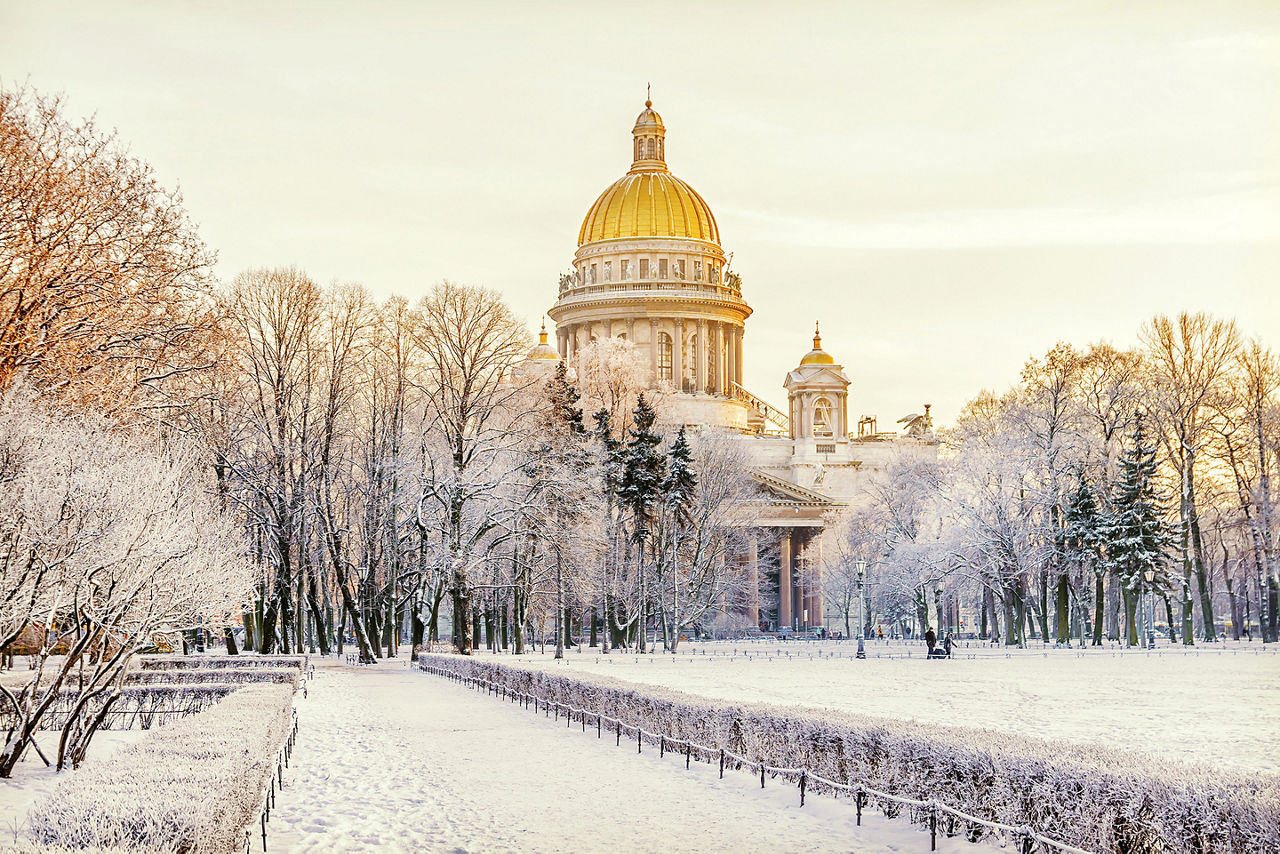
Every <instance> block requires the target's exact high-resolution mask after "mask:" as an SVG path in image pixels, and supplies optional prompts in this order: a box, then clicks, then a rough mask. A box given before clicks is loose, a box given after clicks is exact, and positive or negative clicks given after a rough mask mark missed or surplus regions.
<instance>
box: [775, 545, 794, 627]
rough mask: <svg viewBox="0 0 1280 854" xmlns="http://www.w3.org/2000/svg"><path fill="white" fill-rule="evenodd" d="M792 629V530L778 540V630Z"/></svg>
mask: <svg viewBox="0 0 1280 854" xmlns="http://www.w3.org/2000/svg"><path fill="white" fill-rule="evenodd" d="M783 626H786V627H787V628H791V529H790V528H783V529H782V535H781V536H780V537H779V538H778V628H782V627H783Z"/></svg>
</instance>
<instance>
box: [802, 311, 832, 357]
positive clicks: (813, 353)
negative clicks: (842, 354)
mask: <svg viewBox="0 0 1280 854" xmlns="http://www.w3.org/2000/svg"><path fill="white" fill-rule="evenodd" d="M835 363H836V360H835V359H833V358H831V354H830V353H828V352H827V351H826V350H823V349H822V333H820V332H819V331H818V324H817V323H816V322H815V323H814V324H813V349H812V350H810V351H809V352H808V353H805V354H804V358H803V359H801V360H800V364H802V365H834V364H835Z"/></svg>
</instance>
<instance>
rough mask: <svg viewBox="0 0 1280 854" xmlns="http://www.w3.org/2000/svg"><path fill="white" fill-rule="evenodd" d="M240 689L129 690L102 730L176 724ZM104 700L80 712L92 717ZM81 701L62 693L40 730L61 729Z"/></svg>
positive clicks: (70, 691)
mask: <svg viewBox="0 0 1280 854" xmlns="http://www.w3.org/2000/svg"><path fill="white" fill-rule="evenodd" d="M239 687H240V686H239V685H238V684H232V683H229V682H224V683H220V684H200V685H140V686H135V687H126V688H123V689H121V690H120V692H119V694H118V695H113V697H114V699H113V701H112V704H111V710H110V714H108V715H106V716H105V717H104V719H103V722H102V724H101V729H105V730H111V729H133V728H134V727H138V728H140V729H150V728H151V726H152V725H153V724H156V723H165V724H168V723H173V722H174V721H173V720H171V719H176V718H178V717H181V716H185V715H192V714H196V713H198V712H202V711H204V710H205V709H207V708H209V707H210V706H212V705H214V704H215V703H217V702H218V701H219V700H221V699H222V698H223V697H226V696H227V695H228V694H230V693H231V692H232V691H235V690H236V689H237V688H239ZM105 700H106V696H105V695H99V696H97V697H94V698H91V699H90V700H89V701H88V703H86V704H85V705H84V706H83V707H82V708H81V712H82V713H83V714H85V715H88V716H93V715H95V714H97V713H98V712H99V711H100V710H101V709H102V704H103V702H105ZM79 701H80V692H79V691H77V690H75V689H74V688H63V689H61V690H59V691H58V694H57V696H56V697H54V699H53V701H52V702H51V703H50V704H49V706H48V708H47V709H46V711H45V713H44V714H43V715H42V716H41V718H40V722H39V723H40V728H41V729H44V730H49V729H61V728H62V727H63V726H64V725H65V724H66V722H67V718H68V716H69V715H70V714H71V713H72V712H73V711H74V710H75V709H76V708H77V707H78V706H79ZM13 722H14V719H13V713H12V712H8V713H5V712H3V711H0V726H5V727H7V726H10V725H12V724H13Z"/></svg>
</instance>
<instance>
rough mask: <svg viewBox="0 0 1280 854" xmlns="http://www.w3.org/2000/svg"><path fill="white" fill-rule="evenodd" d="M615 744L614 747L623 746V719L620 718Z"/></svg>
mask: <svg viewBox="0 0 1280 854" xmlns="http://www.w3.org/2000/svg"><path fill="white" fill-rule="evenodd" d="M613 746H614V747H621V746H622V721H621V720H619V721H618V738H617V740H616V741H615V742H614V744H613Z"/></svg>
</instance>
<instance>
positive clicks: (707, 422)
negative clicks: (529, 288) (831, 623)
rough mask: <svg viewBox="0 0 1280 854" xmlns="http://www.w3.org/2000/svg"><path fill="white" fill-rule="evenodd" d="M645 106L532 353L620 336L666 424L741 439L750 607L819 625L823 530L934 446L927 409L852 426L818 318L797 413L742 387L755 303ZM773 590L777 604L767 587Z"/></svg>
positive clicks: (842, 377) (538, 356) (800, 375)
mask: <svg viewBox="0 0 1280 854" xmlns="http://www.w3.org/2000/svg"><path fill="white" fill-rule="evenodd" d="M644 106H645V108H644V110H643V111H642V112H641V113H640V115H639V116H638V117H637V118H636V123H635V127H633V128H632V129H631V136H632V143H631V152H632V153H631V168H630V169H629V170H628V171H627V173H626V174H625V175H623V176H622V177H621V178H619V179H618V180H617V181H614V182H613V183H612V184H610V185H609V186H608V187H607V188H606V189H605V191H604V192H603V193H601V194H600V196H599V198H597V199H596V200H595V202H594V203H593V204H592V205H591V207H590V208H589V209H588V210H587V215H586V217H585V218H584V219H583V220H582V227H581V228H580V229H579V230H578V251H577V252H576V253H575V254H574V257H573V273H572V274H569V275H565V276H563V277H562V278H561V281H560V292H559V294H558V297H557V299H556V302H555V305H553V306H552V307H551V309H550V310H549V311H548V312H547V313H548V315H549V316H550V317H551V319H552V320H554V321H555V324H556V332H555V334H556V346H555V347H554V348H552V347H551V346H549V345H548V344H547V339H546V333H545V331H544V332H543V335H542V343H541V344H540V345H539V347H537V348H535V349H534V351H533V352H532V353H530V358H531V359H534V360H546V361H547V362H554V361H558V360H564V362H565V364H566V365H567V366H569V367H572V366H573V364H574V360H575V357H576V355H577V353H578V352H579V350H580V349H581V348H583V347H585V346H586V345H588V344H589V343H590V342H591V341H593V340H595V339H603V338H606V337H625V338H626V340H627V341H629V342H631V344H632V345H634V346H635V348H636V350H637V352H639V353H640V354H642V355H643V356H645V357H647V359H648V369H649V376H650V378H651V381H652V383H653V385H654V386H655V387H657V386H661V387H663V388H664V389H665V390H666V392H667V393H666V394H664V396H663V407H664V414H665V419H666V420H668V421H669V422H672V423H676V424H686V425H689V426H691V427H695V428H700V429H708V428H711V429H716V428H718V429H723V430H726V431H730V432H732V433H734V434H736V435H739V436H741V437H742V441H743V442H744V443H745V445H746V448H747V451H748V455H749V459H750V460H751V463H752V475H753V477H754V478H755V480H756V481H757V483H758V485H759V486H760V487H761V489H760V495H761V498H760V500H759V501H758V502H757V506H756V510H755V513H754V516H755V519H754V526H753V528H752V534H751V536H749V537H748V546H747V554H746V555H744V560H745V563H746V568H747V573H748V579H747V581H748V583H747V586H748V589H749V590H754V591H756V593H755V595H754V596H749V601H748V602H747V603H746V609H745V610H746V614H745V617H746V618H747V620H749V621H751V622H752V623H755V624H759V625H761V626H763V627H765V628H776V627H782V626H790V627H792V628H793V629H797V630H804V629H807V628H810V627H815V626H822V625H824V619H823V616H824V615H823V598H822V592H821V581H820V573H821V565H822V558H821V548H822V544H821V537H820V535H821V532H822V529H823V527H824V526H825V525H827V524H829V523H830V522H831V521H832V520H833V518H834V517H835V516H836V515H838V513H839V510H840V509H841V508H843V507H847V506H849V505H851V504H857V503H859V502H862V501H865V500H866V498H865V496H864V495H863V487H864V485H865V482H866V478H867V477H868V476H869V475H870V473H872V472H874V471H876V470H877V469H879V468H880V467H882V466H883V464H884V463H885V462H886V461H887V460H888V459H889V457H890V455H891V454H893V453H895V448H900V447H901V446H903V445H911V446H914V448H916V449H919V450H923V451H925V452H926V453H928V452H934V451H935V448H934V445H935V442H934V439H933V434H932V431H931V429H930V428H931V422H930V417H929V408H928V405H926V406H925V409H924V413H923V414H922V415H918V416H914V417H909V418H908V419H903V420H904V421H906V422H908V423H907V430H906V435H903V436H899V435H898V434H896V433H880V432H877V431H876V424H875V419H873V418H870V417H863V418H861V419H860V420H859V421H858V423H857V424H856V425H855V428H856V429H855V431H854V432H852V433H851V430H850V424H849V384H850V381H849V377H848V375H847V374H846V373H845V371H844V368H843V367H842V366H841V365H839V364H837V362H836V360H835V357H833V356H832V355H831V354H830V353H827V352H826V351H825V350H823V349H822V339H821V337H820V335H819V331H818V330H817V329H816V328H815V330H814V333H813V349H811V350H809V351H808V352H807V353H804V354H803V355H801V356H800V359H799V363H798V364H797V365H796V367H795V368H794V369H793V370H791V371H790V372H789V373H788V374H787V376H786V377H785V378H784V379H783V382H782V385H783V387H784V388H785V389H786V390H787V403H788V406H787V410H788V411H786V412H782V411H780V410H778V409H777V408H776V407H773V406H771V405H770V404H768V403H767V402H765V401H764V400H763V399H761V398H760V397H758V396H756V395H754V394H752V393H751V392H749V391H748V390H747V389H745V388H743V386H742V377H743V372H742V366H743V341H744V336H745V332H746V322H747V318H749V317H750V316H751V307H750V306H749V305H747V303H746V300H744V299H743V297H742V288H741V282H740V280H739V279H738V276H737V275H736V274H734V273H733V272H732V271H731V270H729V269H728V265H727V263H726V255H725V251H724V247H723V245H722V244H721V241H720V229H719V226H717V224H716V218H715V215H714V214H713V213H712V212H711V206H710V205H708V204H707V202H706V201H705V200H704V199H703V198H702V196H700V195H699V194H698V192H697V191H696V190H694V189H693V188H692V187H690V186H689V185H688V184H686V183H685V182H684V181H682V180H680V179H679V178H677V177H676V176H675V175H673V174H671V170H670V169H668V168H667V157H666V127H665V125H664V124H663V122H662V117H661V116H660V115H658V113H656V112H655V111H654V110H653V104H652V102H651V101H645V105H644ZM797 349H799V348H797ZM766 576H767V577H766ZM773 590H777V591H779V595H777V597H776V600H775V597H774V596H773V595H771V593H764V594H762V593H761V591H773Z"/></svg>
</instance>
